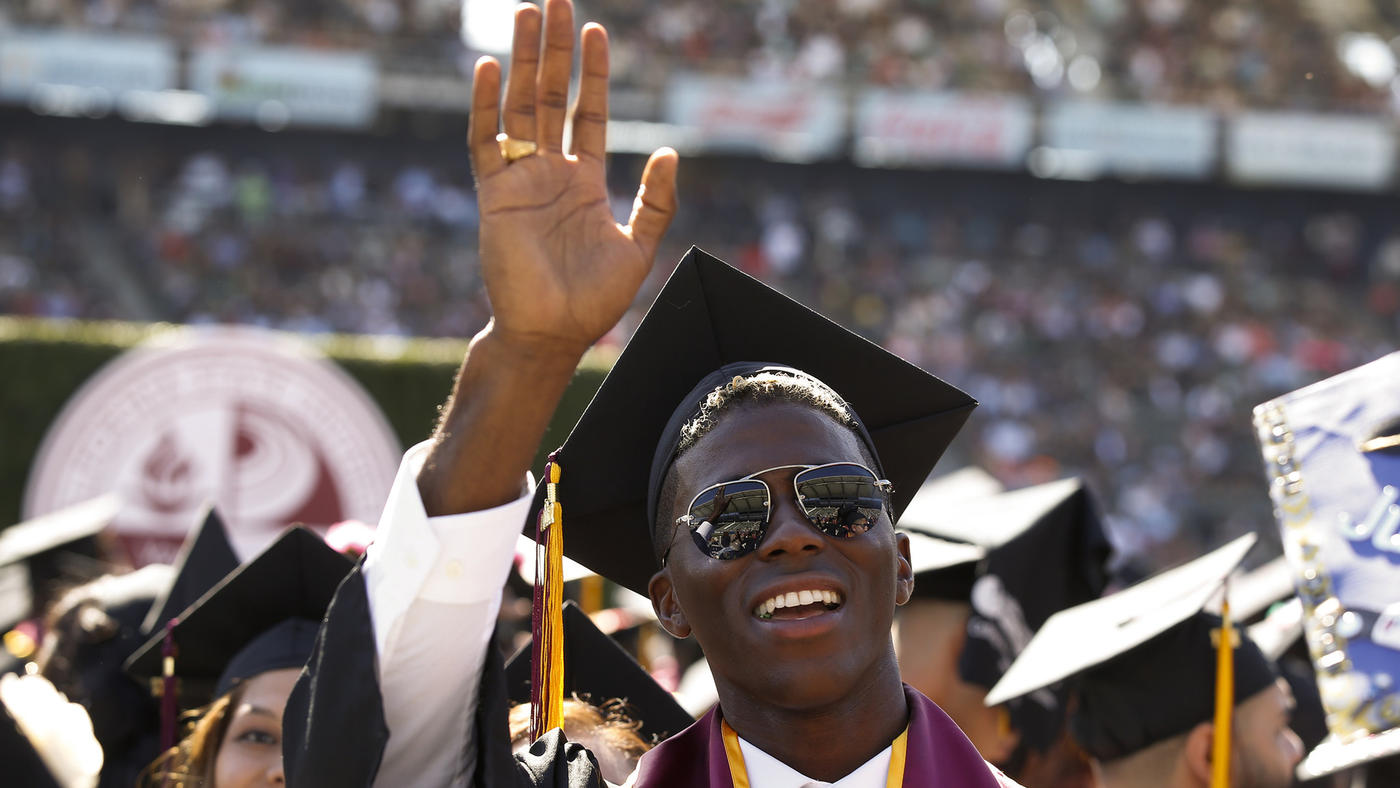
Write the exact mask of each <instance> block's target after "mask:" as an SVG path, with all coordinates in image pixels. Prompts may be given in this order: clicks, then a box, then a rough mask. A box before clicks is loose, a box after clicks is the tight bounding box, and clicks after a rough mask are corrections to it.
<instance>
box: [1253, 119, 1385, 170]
mask: <svg viewBox="0 0 1400 788" xmlns="http://www.w3.org/2000/svg"><path fill="white" fill-rule="evenodd" d="M1226 164H1227V166H1228V169H1229V173H1230V177H1232V178H1233V179H1235V180H1237V181H1244V182H1247V183H1278V184H1296V185H1300V186H1332V187H1341V188H1349V189H1382V188H1385V187H1386V186H1387V185H1389V184H1390V182H1391V180H1392V176H1393V175H1394V167H1395V138H1394V136H1393V135H1392V133H1391V129H1390V125H1389V122H1388V121H1385V120H1381V119H1379V118H1362V117H1339V116H1331V117H1329V116H1325V115H1308V114H1303V113H1289V112H1245V113H1241V114H1240V115H1239V116H1238V117H1236V118H1235V119H1234V121H1233V122H1232V123H1231V124H1230V128H1229V130H1228V131H1227V134H1226Z"/></svg>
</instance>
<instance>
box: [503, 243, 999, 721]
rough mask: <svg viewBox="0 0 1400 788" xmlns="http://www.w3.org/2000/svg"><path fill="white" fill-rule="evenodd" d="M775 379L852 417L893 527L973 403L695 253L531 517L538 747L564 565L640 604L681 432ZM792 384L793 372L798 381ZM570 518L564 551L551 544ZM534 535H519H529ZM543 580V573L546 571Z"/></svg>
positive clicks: (614, 374) (642, 329) (559, 461)
mask: <svg viewBox="0 0 1400 788" xmlns="http://www.w3.org/2000/svg"><path fill="white" fill-rule="evenodd" d="M774 367H779V368H782V369H783V370H784V372H786V373H795V374H798V375H807V376H812V377H815V378H817V379H819V380H820V381H822V382H824V383H825V384H826V385H827V386H828V387H830V388H831V389H833V390H834V391H835V392H836V393H837V394H838V395H839V396H840V397H841V398H843V399H844V400H845V401H846V403H848V404H849V405H850V406H851V409H852V410H853V411H854V414H853V415H855V418H856V420H857V422H858V423H859V429H858V432H859V433H860V436H861V438H862V439H864V441H865V443H866V445H867V446H868V447H869V448H870V450H871V453H872V454H873V455H875V459H876V463H875V464H876V466H877V467H876V470H877V471H878V472H880V473H881V474H882V477H883V478H885V479H889V480H890V481H891V482H893V485H894V492H893V493H892V495H891V498H890V504H891V514H892V518H893V519H898V517H899V514H900V513H901V512H903V510H904V508H905V507H906V506H907V505H908V503H909V501H910V500H911V499H912V497H913V494H914V492H915V491H916V490H917V489H918V487H919V485H920V484H921V483H922V482H923V481H924V479H925V478H926V477H927V476H928V474H929V471H930V470H931V469H932V468H933V465H934V463H935V462H936V461H937V460H938V458H939V457H940V456H942V454H943V451H944V449H946V448H947V446H948V443H949V442H950V441H951V440H952V439H953V436H954V435H956V434H957V432H958V430H959V429H960V428H961V427H962V424H963V422H964V421H966V420H967V417H968V415H969V414H970V413H971V412H972V409H973V407H975V406H976V403H975V402H974V401H973V400H972V399H971V398H970V397H968V396H967V395H966V394H964V393H963V392H961V391H959V390H958V389H956V388H954V387H953V386H950V385H948V384H947V383H944V382H943V381H941V380H939V379H938V378H936V377H934V376H933V375H930V374H928V373H927V372H924V371H923V370H921V369H919V368H918V367H916V366H914V365H913V364H910V363H909V362H907V361H904V360H903V359H901V358H899V357H898V356H896V355H894V354H892V353H890V352H889V351H886V350H884V349H883V348H881V347H880V346H879V345H876V344H874V343H873V342H870V341H869V340H867V339H865V338H863V337H861V336H859V335H857V334H855V333H852V332H851V331H848V330H847V329H845V328H842V327H841V326H839V325H837V324H836V323H833V322H832V321H830V320H828V319H827V318H825V317H822V316H821V315H819V314H817V313H816V312H813V311H812V310H810V309H808V308H807V307H805V306H803V305H801V304H799V303H798V302H796V301H794V300H792V299H790V298H788V297H787V296H784V295H782V294H781V293H779V292H777V291H776V290H773V289H772V288H770V287H768V286H767V285H764V284H763V283H761V282H759V281H758V280H756V279H754V278H752V277H750V276H747V275H746V274H743V273H741V272H740V271H738V270H737V269H735V268H732V267H730V266H728V265H726V264H724V263H722V262H720V261H719V260H718V259H716V258H714V257H712V256H710V255H709V254H706V253H705V252H702V251H700V250H699V249H698V248H694V247H692V248H691V250H690V251H689V252H688V253H687V254H686V256H685V257H684V258H683V259H682V260H681V262H680V264H679V265H677V266H676V269H675V272H674V273H672V275H671V277H670V279H669V280H668V281H667V282H666V285H665V286H664V287H663V288H662V289H661V292H660V293H659V294H658V295H657V298H656V301H655V302H654V303H653V304H652V306H651V308H650V310H648V312H647V315H646V317H645V318H644V319H643V320H642V322H641V324H640V325H639V326H638V327H637V330H636V332H635V333H634V334H633V336H632V339H631V341H630V342H628V344H627V347H626V348H625V349H623V351H622V353H621V354H620V355H619V356H618V359H617V361H616V362H615V363H614V364H613V367H612V370H611V371H610V372H609V373H608V376H607V378H606V379H605V380H604V381H603V384H602V386H601V387H600V388H599V389H598V393H597V394H596V395H595V396H594V398H593V401H592V402H591V403H590V404H589V405H588V408H587V409H585V411H584V413H583V415H582V416H581V417H580V418H579V421H578V423H577V424H576V425H575V426H574V428H573V431H572V432H570V434H569V437H568V438H567V439H566V440H565V441H564V445H563V446H561V447H560V448H559V449H558V450H557V451H556V452H554V453H553V454H552V455H551V456H550V464H549V466H548V468H547V471H546V473H547V479H546V484H543V485H541V486H540V487H539V489H538V491H537V494H536V498H535V502H534V505H533V507H532V511H533V512H535V513H538V514H537V515H536V517H532V518H531V519H532V521H534V522H535V523H536V525H535V529H534V535H535V537H536V541H539V542H541V543H542V544H543V545H544V546H543V547H542V549H541V552H542V554H544V555H546V556H547V560H545V561H542V562H541V563H542V565H543V566H544V567H545V569H544V570H543V571H542V572H541V573H540V575H539V577H538V578H537V582H536V600H535V611H536V616H535V626H534V632H535V648H536V649H537V650H539V654H537V659H536V666H537V669H538V670H540V671H541V674H540V676H539V678H538V679H537V680H536V681H535V683H534V687H535V688H536V692H537V693H544V698H545V699H546V700H541V699H540V698H536V699H534V702H533V703H532V705H534V706H535V707H536V714H537V715H541V716H540V718H539V719H536V720H535V721H534V724H533V725H532V727H533V728H534V732H535V733H536V734H538V733H541V732H543V731H544V730H548V729H549V728H551V727H554V726H555V725H557V724H558V723H557V717H556V716H553V712H552V711H551V708H553V707H555V706H557V701H555V700H553V699H558V698H560V697H561V696H560V685H559V680H558V678H557V671H556V668H557V666H558V665H559V661H560V646H559V643H558V640H559V632H560V628H561V627H560V624H559V615H560V614H559V607H558V605H559V604H560V603H561V602H562V592H560V591H559V588H558V586H559V585H560V583H561V581H560V579H559V578H558V577H557V576H555V575H557V574H558V573H559V572H560V571H561V570H559V569H558V567H559V565H560V564H561V563H562V562H561V556H562V554H564V553H567V555H568V556H569V557H570V558H572V559H574V560H575V561H578V562H579V563H580V564H582V565H584V566H586V567H588V568H589V569H591V570H593V571H594V572H597V573H598V574H600V575H603V576H604V577H606V578H608V579H610V580H612V581H614V582H616V583H618V584H620V585H622V586H624V587H626V588H629V589H631V590H633V591H635V592H637V593H639V594H646V593H647V585H648V583H649V581H650V579H651V576H652V574H654V572H655V570H656V567H657V553H656V551H655V549H654V547H653V537H652V533H653V521H654V520H655V519H656V518H657V517H658V516H659V515H658V512H657V506H658V504H657V499H658V497H659V493H660V488H661V486H662V483H663V481H664V480H665V477H666V474H667V471H668V470H669V468H670V466H671V463H672V462H673V461H674V459H675V456H676V446H677V442H678V440H679V435H680V431H681V427H682V426H683V424H684V423H685V422H686V421H688V420H689V419H690V417H691V416H693V415H694V414H695V412H696V411H697V409H698V407H699V405H700V403H701V401H702V400H703V399H704V398H705V397H706V396H708V394H709V393H710V392H712V391H713V390H715V389H716V388H718V387H719V386H721V385H723V384H725V383H728V382H729V381H730V380H731V379H732V378H733V377H735V376H742V375H748V374H752V373H755V372H758V371H759V370H763V369H771V368H774ZM799 370H800V372H798V371H799ZM565 512H567V520H568V522H567V525H566V527H567V529H568V531H569V534H570V536H569V538H568V539H567V542H562V543H561V539H562V537H561V536H560V531H561V528H559V527H555V525H556V524H560V523H561V518H562V517H563V516H564V513H565ZM530 532H531V531H530V530H529V529H528V528H527V533H530ZM551 567H553V569H551Z"/></svg>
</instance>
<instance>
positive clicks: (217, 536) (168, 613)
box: [141, 506, 238, 634]
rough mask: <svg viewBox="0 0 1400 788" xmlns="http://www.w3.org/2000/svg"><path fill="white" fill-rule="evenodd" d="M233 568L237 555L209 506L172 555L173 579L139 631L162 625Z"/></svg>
mask: <svg viewBox="0 0 1400 788" xmlns="http://www.w3.org/2000/svg"><path fill="white" fill-rule="evenodd" d="M237 568H238V556H237V555H235V554H234V552H233V547H232V546H231V545H230V544H229V541H228V532H227V531H226V530H225V529H224V521H223V518H221V517H219V513H218V512H217V511H215V510H214V507H212V506H211V507H209V509H208V511H207V512H205V514H204V516H203V517H202V518H200V524H199V527H198V528H196V529H194V530H193V531H191V532H190V533H189V535H187V536H186V537H185V543H184V544H183V545H181V546H180V554H179V555H177V556H176V557H175V580H174V582H172V583H171V584H170V588H169V589H167V590H166V592H165V593H164V594H162V595H161V596H160V597H159V598H157V599H156V601H155V604H153V605H151V610H150V612H149V613H148V614H147V615H146V620H145V622H144V623H143V624H142V625H141V631H142V632H143V633H146V634H149V633H151V632H154V631H155V630H156V629H159V628H160V627H163V626H165V622H167V621H169V620H170V619H172V618H174V617H175V616H177V615H179V614H180V613H181V612H182V611H183V610H184V609H185V608H187V607H189V606H190V605H192V604H194V603H195V600H197V599H199V598H200V597H202V596H204V594H205V592H206V591H208V590H209V589H211V588H213V587H214V584H215V583H217V582H219V581H220V580H222V579H224V577H225V576H226V575H228V573H229V572H232V571H233V570H235V569H237Z"/></svg>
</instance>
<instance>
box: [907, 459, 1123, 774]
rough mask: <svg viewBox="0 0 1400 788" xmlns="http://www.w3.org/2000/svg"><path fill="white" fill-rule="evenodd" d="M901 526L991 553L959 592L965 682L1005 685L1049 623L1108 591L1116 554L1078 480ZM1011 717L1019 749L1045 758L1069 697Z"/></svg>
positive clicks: (1029, 703)
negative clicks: (965, 606)
mask: <svg viewBox="0 0 1400 788" xmlns="http://www.w3.org/2000/svg"><path fill="white" fill-rule="evenodd" d="M911 518H917V519H914V520H911ZM900 525H901V527H902V528H903V529H904V530H906V531H910V532H914V531H915V530H916V529H918V530H920V531H924V532H926V533H930V534H932V535H934V536H936V537H940V538H948V539H956V540H960V541H962V542H966V543H970V545H971V546H973V547H977V548H980V549H982V550H983V551H984V553H985V557H984V558H983V559H982V560H981V561H980V562H979V563H978V564H977V565H976V572H975V576H974V577H973V578H972V579H971V580H970V581H969V582H968V585H967V586H966V588H964V589H961V593H962V597H961V598H963V599H967V600H968V601H970V602H971V605H972V611H971V613H970V615H969V618H968V623H967V640H966V643H965V645H964V646H963V650H962V653H961V654H960V655H959V659H958V673H959V675H960V677H961V678H962V679H963V681H966V682H968V683H969V684H974V685H978V686H981V687H985V688H987V689H990V688H992V687H993V686H995V685H996V683H997V682H998V681H1000V680H1001V677H1002V674H1003V673H1004V672H1005V671H1006V670H1007V668H1009V667H1010V666H1011V663H1012V661H1013V660H1015V659H1016V656H1017V654H1019V653H1020V652H1021V650H1022V649H1023V648H1025V646H1026V644H1027V643H1028V642H1030V639H1031V636H1032V635H1034V634H1035V632H1036V631H1037V630H1038V629H1039V628H1040V627H1041V625H1043V624H1044V623H1045V621H1046V619H1048V618H1049V617H1050V616H1051V615H1052V614H1053V613H1056V612H1058V611H1060V610H1063V609H1065V608H1068V607H1071V606H1074V605H1077V604H1080V603H1083V602H1087V601H1089V600H1093V599H1097V598H1098V597H1099V595H1100V594H1101V593H1103V589H1104V586H1105V585H1106V584H1107V581H1108V572H1107V563H1108V558H1109V554H1110V552H1111V547H1110V545H1109V542H1108V537H1107V535H1106V534H1105V533H1104V529H1103V523H1102V520H1101V518H1100V516H1099V510H1098V506H1097V504H1096V503H1095V501H1094V500H1093V496H1092V495H1091V494H1090V492H1089V490H1088V488H1087V487H1085V486H1084V483H1083V482H1082V481H1081V480H1079V479H1063V480H1060V481H1054V482H1049V483H1047V484H1038V485H1035V486H1032V487H1026V488H1023V489H1020V490H1014V491H1011V492H1004V493H1000V494H997V495H984V496H980V497H973V498H964V499H963V500H955V501H953V502H951V503H947V504H944V505H942V506H938V505H937V504H936V502H935V501H932V500H930V501H929V502H928V505H927V506H926V507H925V508H921V509H920V510H918V511H917V512H916V511H915V510H914V509H913V507H911V508H910V510H909V511H908V512H906V514H905V517H904V520H903V521H902V522H901V524H900ZM912 547H913V546H912V545H911V548H912ZM944 574H947V573H944ZM923 579H924V578H919V580H918V581H916V583H915V587H916V588H917V587H918V582H922V581H923ZM944 585H947V583H945V584H944ZM949 595H951V594H949ZM1010 714H1011V721H1012V724H1013V725H1014V726H1015V728H1016V730H1017V731H1019V732H1020V734H1021V738H1022V741H1023V742H1024V743H1025V744H1026V745H1027V746H1029V747H1031V748H1032V749H1035V750H1044V749H1045V748H1047V747H1049V746H1050V745H1051V744H1053V743H1054V742H1055V741H1056V740H1057V739H1058V738H1059V735H1060V731H1061V729H1062V727H1063V721H1064V696H1063V693H1062V692H1058V691H1052V690H1050V689H1042V690H1040V691H1037V692H1033V693H1029V694H1028V695H1026V696H1024V697H1023V698H1017V699H1015V700H1013V701H1012V702H1011V704H1010Z"/></svg>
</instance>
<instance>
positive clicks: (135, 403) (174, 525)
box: [24, 327, 400, 565]
mask: <svg viewBox="0 0 1400 788" xmlns="http://www.w3.org/2000/svg"><path fill="white" fill-rule="evenodd" d="M399 457H400V448H399V445H398V441H397V440H396V439H395V437H394V434H393V432H392V431H391V430H390V428H389V425H388V423H387V422H386V421H385V419H384V416H383V414H382V413H381V412H380V410H379V408H378V407H377V406H376V405H375V403H374V402H373V401H372V400H371V399H370V398H369V396H368V395H367V394H365V392H364V390H363V389H361V388H360V386H359V385H358V384H356V383H355V381H354V380H352V379H351V378H350V377H349V375H347V374H345V372H343V371H342V370H341V369H340V368H339V367H337V366H335V365H334V364H333V363H331V362H330V361H328V360H326V359H325V358H324V357H322V356H320V354H319V353H318V352H317V351H316V350H315V349H314V348H312V347H311V346H309V345H308V344H306V343H305V342H304V341H302V340H300V339H298V338H296V337H295V336H294V335H290V334H282V333H277V332H272V331H265V330H261V329H253V328H233V327H226V328H200V329H178V330H174V331H172V332H170V333H169V334H163V335H161V336H160V337H158V338H156V339H154V340H152V341H150V342H147V343H145V344H143V345H141V346H139V347H137V348H135V349H133V350H131V351H128V352H127V353H124V354H123V355H121V356H119V357H117V358H116V359H115V360H113V361H112V362H111V363H109V364H108V365H107V366H105V367H104V368H102V369H101V370H100V371H99V372H98V373H97V374H96V375H94V376H93V377H92V378H91V379H89V380H88V382H87V383H85V384H84V385H83V387H82V388H81V389H79V390H78V392H77V393H76V394H75V395H74V396H73V397H72V399H70V400H69V401H68V404H67V405H66V406H64V409H63V412H62V413H60V414H59V417H58V419H57V420H55V422H54V424H53V425H52V426H51V427H50V428H49V431H48V434H47V435H45V437H44V442H43V444H42V446H41V447H40V449H39V454H38V457H37V459H36V461H35V463H34V467H33V469H32V470H31V472H30V476H29V486H28V489H27V490H26V491H25V503H24V515H25V517H26V518H32V517H37V516H39V515H41V514H45V513H47V512H51V511H54V510H56V509H60V508H63V507H65V506H69V505H71V504H74V503H78V502H80V501H85V500H88V499H90V498H92V497H94V496H97V495H101V494H103V493H108V492H115V493H117V494H118V495H119V496H120V497H121V499H122V508H121V512H120V514H118V516H117V518H116V519H115V520H114V522H113V524H112V526H111V529H112V530H113V531H114V532H115V533H116V536H117V537H118V540H119V541H120V543H121V544H122V545H123V547H124V548H125V549H126V550H127V551H128V553H129V557H130V558H131V560H132V562H133V563H135V564H136V565H142V564H147V563H150V562H153V561H169V560H171V558H172V557H173V556H174V553H175V550H176V549H177V548H178V547H179V544H180V541H181V540H182V539H183V538H184V536H185V534H186V532H187V531H188V530H189V529H190V528H191V527H193V526H194V525H195V518H196V516H197V515H198V513H199V511H200V508H201V506H202V505H203V504H204V503H205V502H206V501H213V502H214V504H215V505H216V506H218V508H219V513H220V514H221V515H222V516H223V517H224V522H225V523H226V524H227V526H228V528H229V537H230V540H231V541H232V542H233V546H234V549H235V550H236V551H238V553H239V555H240V556H241V557H243V558H245V559H246V558H249V557H251V556H252V555H254V554H255V553H257V552H258V551H259V550H261V549H262V548H263V547H264V546H266V545H267V543H268V542H270V541H271V540H272V538H273V537H275V536H276V535H277V533H278V532H279V531H281V529H282V528H283V527H285V526H286V525H289V524H291V523H294V522H300V523H305V524H307V525H311V526H322V527H324V526H329V525H331V524H332V523H335V522H338V521H340V520H347V519H357V520H363V521H366V522H371V523H372V522H376V521H377V520H378V518H379V513H380V509H381V508H382V507H383V505H384V499H385V497H386V496H387V495H388V492H389V485H390V484H391V482H392V481H393V476H394V473H395V471H396V470H397V468H398V463H399Z"/></svg>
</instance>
